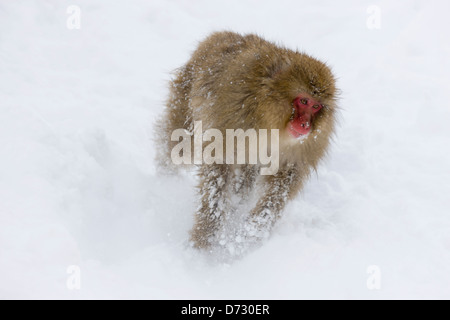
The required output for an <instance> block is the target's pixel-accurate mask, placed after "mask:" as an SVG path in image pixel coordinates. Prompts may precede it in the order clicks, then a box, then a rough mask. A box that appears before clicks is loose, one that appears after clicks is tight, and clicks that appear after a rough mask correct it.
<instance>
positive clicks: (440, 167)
mask: <svg viewBox="0 0 450 320" xmlns="http://www.w3.org/2000/svg"><path fill="white" fill-rule="evenodd" d="M69 5H77V6H79V7H80V9H81V29H79V30H77V29H75V30H70V29H68V28H67V19H68V18H69V17H70V14H68V13H67V8H68V6H69ZM371 5H376V6H378V8H379V9H380V10H381V16H380V17H381V25H380V27H381V28H380V29H373V30H371V29H369V28H368V27H367V25H366V22H367V20H368V19H369V17H370V16H371V14H373V12H374V11H370V12H371V13H368V12H367V9H368V8H369V7H370V6H371ZM449 12H450V4H449V2H448V1H445V0H442V1H432V2H430V1H395V2H394V1H387V0H386V1H367V2H366V1H346V2H342V1H331V0H327V1H325V0H324V1H316V2H312V1H297V0H296V1H285V0H277V1H257V0H228V1H211V0H151V1H148V0H132V1H126V2H123V1H101V0H83V1H76V0H73V1H62V0H47V1H43V0H34V1H31V0H30V1H9V0H0V298H62V299H72V298H73V299H81V298H150V299H156V298H158V299H166V298H185V299H199V298H211V299H216V298H224V299H244V298H245V299H260V298H261V299H262V298H265V299H279V298H286V299H299V298H362V299H380V298H447V299H449V298H450V196H449V195H450V183H449V181H450V168H449V165H450V152H449V146H450V105H449V101H450V94H449V92H450V81H449V80H450V78H449V74H450V65H449V60H450V59H449V57H450V43H449V41H448V33H449V31H450V22H449V21H450V20H449V19H448V13H449ZM224 29H227V30H228V29H229V30H233V31H238V32H241V33H248V32H255V33H258V34H260V35H262V36H264V37H265V38H267V39H268V40H273V41H276V42H278V43H282V44H284V45H286V46H288V47H290V48H299V49H301V50H304V51H306V52H308V53H310V54H312V55H314V56H316V57H318V58H320V59H323V60H325V61H327V62H328V63H329V65H331V66H332V67H333V70H334V72H335V74H336V75H337V76H338V78H339V87H340V89H341V90H342V94H341V100H340V106H341V107H342V112H341V117H340V127H339V130H338V135H337V138H336V141H335V143H334V145H333V148H332V150H331V152H330V156H329V157H328V158H327V160H326V161H325V162H324V163H323V164H322V166H321V167H320V170H319V172H318V175H317V176H315V177H313V178H312V179H311V180H310V182H309V183H308V184H307V186H306V189H305V190H304V192H303V193H302V194H301V195H300V196H299V197H298V198H297V199H296V200H295V201H293V202H292V203H291V204H290V205H289V206H288V208H287V210H286V212H285V216H284V217H283V219H282V220H281V221H280V223H279V224H278V225H277V227H276V228H275V230H274V233H273V236H272V237H271V238H270V239H269V240H268V241H267V243H265V244H264V245H263V246H262V247H261V248H259V249H258V250H256V251H254V252H252V253H250V254H249V255H248V256H246V257H244V258H242V259H240V260H237V261H234V262H233V263H223V262H217V261H215V260H214V259H212V258H211V257H210V256H208V255H205V254H202V253H199V252H196V251H194V250H192V249H188V248H186V239H187V237H188V231H189V229H190V227H191V226H192V223H193V217H192V216H193V212H194V210H195V206H196V205H195V193H194V191H195V190H194V185H195V178H194V177H193V176H191V175H189V174H185V175H184V176H182V177H178V178H162V177H160V176H159V175H158V174H157V171H156V168H155V164H154V161H153V157H154V152H155V151H154V147H153V141H152V135H153V128H152V126H153V121H154V120H155V118H156V117H157V116H158V115H159V114H160V112H161V110H162V108H163V105H164V100H165V98H166V95H167V82H168V80H169V79H170V71H171V70H173V69H175V68H176V67H179V66H181V65H182V64H183V63H184V62H185V61H186V60H187V59H188V57H189V55H190V53H191V52H192V51H193V50H194V48H195V46H196V43H197V42H198V41H199V40H201V39H202V38H203V37H205V36H206V35H207V34H208V33H210V32H211V31H215V30H224ZM72 265H75V266H78V267H79V268H80V269H79V270H80V271H81V274H80V276H81V278H80V279H81V288H80V290H69V289H68V287H67V280H68V279H72V280H73V276H76V275H77V274H72V275H70V274H68V273H67V269H68V267H69V266H72ZM369 266H376V268H375V269H374V270H377V271H379V272H376V273H375V274H369V273H367V271H368V268H369ZM377 268H378V269H377ZM369 271H370V270H369ZM377 276H380V278H379V280H380V281H381V282H380V284H381V287H380V290H369V288H372V287H371V286H370V285H369V287H368V286H367V282H368V280H369V284H370V283H377V282H376V281H375V282H371V281H370V279H372V278H373V277H377ZM375 280H376V279H375ZM69 287H70V286H69ZM372 289H373V288H372Z"/></svg>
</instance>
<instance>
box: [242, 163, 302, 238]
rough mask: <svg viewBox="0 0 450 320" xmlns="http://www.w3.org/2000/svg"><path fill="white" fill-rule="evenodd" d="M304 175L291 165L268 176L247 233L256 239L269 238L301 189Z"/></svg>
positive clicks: (251, 216) (252, 212)
mask: <svg viewBox="0 0 450 320" xmlns="http://www.w3.org/2000/svg"><path fill="white" fill-rule="evenodd" d="M304 178H305V177H304V175H302V174H301V172H300V171H299V168H298V167H297V166H295V165H290V166H287V167H285V168H282V169H281V170H280V171H278V173H277V174H275V175H273V176H267V178H266V181H265V186H266V188H265V192H264V194H263V196H262V197H261V198H260V199H259V201H258V202H257V204H256V206H255V208H254V209H253V210H252V211H251V213H250V218H249V221H248V223H247V226H246V229H247V235H248V236H249V237H250V238H253V239H254V240H258V239H263V238H267V237H268V236H269V234H270V231H271V229H272V227H273V226H274V224H275V222H276V221H277V220H278V219H279V218H280V214H281V212H282V210H283V209H284V207H285V206H286V203H287V201H288V200H289V199H292V198H293V197H294V196H295V195H296V194H297V193H298V191H299V190H300V188H301V186H302V183H303V180H304Z"/></svg>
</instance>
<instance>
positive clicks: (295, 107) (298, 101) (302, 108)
mask: <svg viewBox="0 0 450 320" xmlns="http://www.w3.org/2000/svg"><path fill="white" fill-rule="evenodd" d="M322 108H323V105H322V104H321V103H319V102H318V101H317V100H314V99H313V98H312V97H311V96H310V95H308V94H300V95H298V96H297V98H295V99H294V101H293V102H292V117H291V120H290V121H289V124H288V127H287V129H288V131H289V133H290V134H291V136H292V137H294V138H299V137H301V136H305V135H307V134H308V133H309V132H310V131H311V128H312V125H313V122H314V117H315V116H316V114H317V113H318V112H319V111H320V109H322Z"/></svg>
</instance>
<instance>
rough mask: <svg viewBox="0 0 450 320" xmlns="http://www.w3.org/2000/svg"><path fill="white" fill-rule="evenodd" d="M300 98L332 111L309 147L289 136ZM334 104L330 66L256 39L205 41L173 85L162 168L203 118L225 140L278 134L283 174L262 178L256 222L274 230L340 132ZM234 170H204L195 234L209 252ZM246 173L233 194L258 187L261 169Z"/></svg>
mask: <svg viewBox="0 0 450 320" xmlns="http://www.w3.org/2000/svg"><path fill="white" fill-rule="evenodd" d="M300 93H307V94H309V95H310V96H312V97H313V98H314V99H316V100H317V101H320V103H322V104H323V105H324V106H325V107H324V108H323V109H322V110H321V111H320V113H319V114H318V116H317V117H316V119H315V120H314V123H313V127H312V131H311V132H310V134H309V136H308V137H307V138H306V139H305V140H304V141H303V142H302V143H300V142H299V141H293V140H292V139H291V138H290V137H288V134H287V131H286V126H287V124H288V122H289V119H290V116H291V114H292V105H291V103H292V101H293V100H294V99H295V98H296V97H297V96H298V95H299V94H300ZM335 102H336V88H335V80H334V77H333V75H332V73H331V71H330V69H329V68H328V67H327V66H326V65H325V64H324V63H322V62H320V61H318V60H316V59H314V58H312V57H310V56H308V55H306V54H304V53H299V52H296V51H292V50H289V49H286V48H281V47H279V46H276V45H274V44H273V43H270V42H268V41H265V40H263V39H262V38H260V37H258V36H256V35H246V36H241V35H239V34H237V33H232V32H218V33H213V34H212V35H211V36H209V37H208V38H207V39H206V40H204V41H203V42H201V43H200V44H199V46H198V48H197V50H196V51H195V52H194V53H193V55H192V57H191V59H190V60H189V61H188V63H187V64H186V65H185V66H184V67H182V68H180V69H179V70H178V71H177V73H176V77H175V79H174V80H173V81H172V83H171V94H170V98H169V100H168V102H167V109H166V113H165V117H164V118H163V119H162V120H161V122H160V125H159V130H160V133H161V134H162V137H164V143H165V153H164V154H163V155H162V157H161V158H160V159H161V161H160V163H164V164H167V163H168V162H170V150H171V149H172V148H173V146H174V145H176V144H177V142H171V141H170V136H171V134H172V131H173V130H175V129H179V128H185V129H187V130H189V131H190V132H192V130H193V121H197V120H201V121H202V123H203V130H206V129H209V128H216V129H219V130H221V131H222V133H223V134H224V135H225V129H238V128H241V129H244V130H247V129H250V128H253V129H279V130H280V169H279V171H278V173H277V174H276V175H273V176H264V177H263V178H262V187H263V194H262V196H261V197H260V198H259V201H258V202H257V204H256V206H255V208H254V209H253V210H252V211H251V218H250V223H251V224H253V225H254V226H255V227H256V229H258V228H261V229H267V230H270V228H271V227H272V226H273V224H274V223H275V222H276V220H277V218H278V217H279V216H280V214H281V212H282V210H283V208H284V206H285V204H286V201H287V200H289V199H292V198H293V197H295V196H296V195H297V193H298V192H299V190H300V189H301V188H302V186H303V183H304V181H305V180H306V179H307V178H308V176H309V174H310V172H311V170H315V169H316V167H317V165H318V163H319V161H320V159H322V158H323V156H324V154H325V153H326V150H327V147H328V145H329V142H330V137H331V135H332V133H333V132H334V127H335ZM235 167H236V166H231V165H218V164H217V165H202V166H201V168H200V170H199V176H200V180H201V182H200V186H199V192H200V195H201V197H202V200H201V205H200V208H199V209H198V212H197V214H196V223H195V226H194V228H193V229H192V233H191V240H192V241H193V243H194V245H195V246H196V247H202V248H205V247H208V246H210V245H211V243H214V241H215V240H214V237H215V233H216V232H217V230H218V228H219V227H220V225H221V223H222V221H223V219H224V217H225V216H226V215H227V214H228V212H227V211H228V210H229V207H228V203H227V202H228V198H229V192H230V191H229V189H230V187H229V186H230V184H233V181H234V180H235V179H236V177H234V173H233V172H234V169H235ZM241 169H242V170H241V172H242V176H241V177H237V178H241V180H243V182H244V183H240V184H239V186H238V187H237V188H236V187H234V188H232V189H234V191H232V192H237V193H239V194H244V195H245V194H247V193H248V192H247V191H249V190H252V188H253V187H254V184H255V181H256V175H255V172H257V171H256V170H255V166H252V165H243V166H241ZM242 188H244V189H245V190H244V191H242V190H240V189H242ZM241 191H242V192H241Z"/></svg>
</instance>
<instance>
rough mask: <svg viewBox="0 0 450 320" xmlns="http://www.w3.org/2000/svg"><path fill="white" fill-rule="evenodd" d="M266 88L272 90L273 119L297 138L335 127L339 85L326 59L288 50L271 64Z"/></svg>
mask: <svg viewBox="0 0 450 320" xmlns="http://www.w3.org/2000/svg"><path fill="white" fill-rule="evenodd" d="M267 72H269V77H268V81H267V82H266V83H265V85H266V88H267V89H268V90H270V92H272V93H271V94H270V100H271V101H270V103H271V104H272V105H276V106H277V109H278V110H277V112H276V113H271V115H272V117H275V118H272V119H270V121H271V122H272V123H274V122H275V123H277V127H279V128H280V129H281V130H285V132H287V133H288V135H289V136H290V137H291V138H293V139H299V138H306V137H307V136H308V135H309V134H310V133H311V132H315V133H317V134H315V135H314V136H318V134H319V133H321V132H324V133H327V132H328V133H331V132H332V131H333V130H334V122H335V116H334V113H335V104H336V87H335V79H334V77H333V74H332V73H331V70H330V69H329V68H328V66H327V65H325V64H324V63H322V62H320V61H318V60H316V59H314V58H312V57H310V56H308V55H306V54H301V53H297V52H292V51H288V52H286V54H285V55H283V56H282V57H281V58H277V59H276V61H274V62H273V63H272V64H271V67H270V68H269V70H267Z"/></svg>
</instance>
